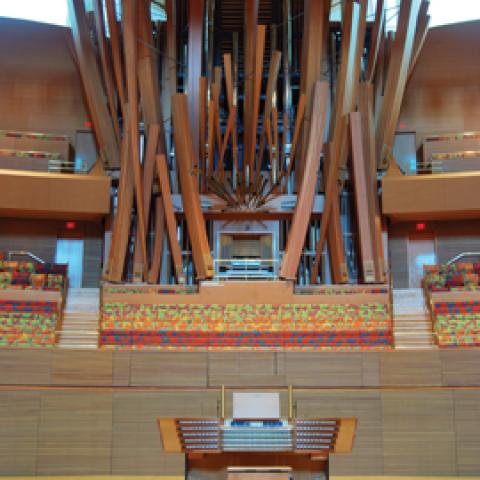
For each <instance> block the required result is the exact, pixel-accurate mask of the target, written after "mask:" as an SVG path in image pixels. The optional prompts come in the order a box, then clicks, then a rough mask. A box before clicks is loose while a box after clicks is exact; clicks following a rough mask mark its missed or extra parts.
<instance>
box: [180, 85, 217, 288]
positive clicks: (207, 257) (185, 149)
mask: <svg viewBox="0 0 480 480" xmlns="http://www.w3.org/2000/svg"><path fill="white" fill-rule="evenodd" d="M172 113H173V127H174V141H175V153H176V158H177V165H178V174H179V177H180V185H181V189H182V199H183V210H184V212H185V218H186V222H187V229H188V234H189V237H190V243H191V245H192V255H193V262H194V265H195V270H196V273H197V278H198V279H205V278H211V277H213V259H212V256H211V253H210V246H209V243H208V237H207V231H206V228H205V219H204V218H203V213H202V209H201V206H200V194H199V192H198V186H197V177H196V173H195V172H194V171H193V168H192V167H193V165H194V164H195V163H196V162H195V160H194V153H193V142H192V137H191V135H190V129H189V128H188V107H187V97H186V96H185V95H182V94H180V93H177V94H175V95H174V96H173V97H172Z"/></svg>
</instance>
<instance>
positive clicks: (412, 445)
mask: <svg viewBox="0 0 480 480" xmlns="http://www.w3.org/2000/svg"><path fill="white" fill-rule="evenodd" d="M381 408H382V412H383V442H384V471H385V473H388V474H391V475H415V474H417V475H418V474H423V475H455V473H456V460H455V425H454V414H453V411H454V402H453V395H452V392H451V391H430V392H428V391H427V392H423V391H411V392H384V393H382V406H381Z"/></svg>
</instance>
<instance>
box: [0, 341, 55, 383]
mask: <svg viewBox="0 0 480 480" xmlns="http://www.w3.org/2000/svg"><path fill="white" fill-rule="evenodd" d="M51 356H52V350H51V349H39V350H34V349H28V350H24V349H23V348H12V349H9V348H2V349H1V350H0V385H48V384H49V383H50V362H51Z"/></svg>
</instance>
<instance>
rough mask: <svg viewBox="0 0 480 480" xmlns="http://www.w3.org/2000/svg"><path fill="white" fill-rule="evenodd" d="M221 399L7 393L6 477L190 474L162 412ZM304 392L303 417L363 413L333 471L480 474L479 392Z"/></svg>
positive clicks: (2, 399)
mask: <svg viewBox="0 0 480 480" xmlns="http://www.w3.org/2000/svg"><path fill="white" fill-rule="evenodd" d="M227 393H228V395H227V400H228V401H229V402H230V400H231V395H230V393H231V392H230V391H229V392H227ZM218 397H219V392H218V389H215V390H205V389H200V390H184V389H180V390H176V391H175V390H173V391H150V390H142V389H132V390H129V391H126V390H123V389H121V390H115V391H113V392H112V391H110V390H108V391H106V390H104V389H91V388H80V389H77V390H75V391H72V390H61V389H53V390H45V389H42V390H31V391H30V390H29V391H22V390H5V389H3V390H0V474H2V475H30V476H33V475H37V476H38V475H152V476H153V475H155V476H157V475H177V476H181V475H183V474H184V470H183V468H184V463H183V456H182V455H167V454H164V453H163V452H162V450H161V442H160V435H159V433H158V428H157V423H156V418H157V417H158V416H185V417H189V416H200V417H212V416H216V415H217V401H218ZM281 398H282V408H283V409H284V407H285V398H286V395H285V394H282V396H281ZM295 399H296V414H297V415H298V416H299V417H337V416H353V417H357V418H358V420H359V421H358V430H357V434H356V438H355V443H354V449H353V452H352V454H349V455H334V456H332V457H331V473H332V475H335V476H343V475H355V476H359V475H360V476H362V475H365V476H378V475H386V476H388V475H392V476H393V475H426V476H437V477H439V476H445V475H452V476H454V475H456V474H457V473H458V474H460V475H472V474H476V473H478V471H479V468H480V460H479V459H480V455H479V453H480V446H479V445H480V434H479V433H478V432H479V431H480V410H479V409H478V403H479V401H480V391H479V389H472V390H464V389H461V390H458V389H443V390H438V389H429V388H414V389H410V388H407V389H388V390H386V389H370V390H364V389H323V390H318V389H311V390H296V391H295ZM227 411H228V410H227Z"/></svg>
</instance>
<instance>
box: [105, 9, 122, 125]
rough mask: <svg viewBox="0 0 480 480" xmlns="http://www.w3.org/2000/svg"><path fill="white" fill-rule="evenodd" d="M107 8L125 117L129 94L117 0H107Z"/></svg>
mask: <svg viewBox="0 0 480 480" xmlns="http://www.w3.org/2000/svg"><path fill="white" fill-rule="evenodd" d="M105 7H106V10H107V22H108V30H109V32H110V44H111V47H112V61H113V72H114V74H115V82H116V85H117V91H118V98H119V99H120V107H121V109H122V113H123V116H124V117H125V111H124V108H125V104H126V102H127V95H126V92H125V78H124V73H123V65H122V53H121V52H122V49H121V43H120V32H119V28H118V22H117V15H116V11H115V0H105Z"/></svg>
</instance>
